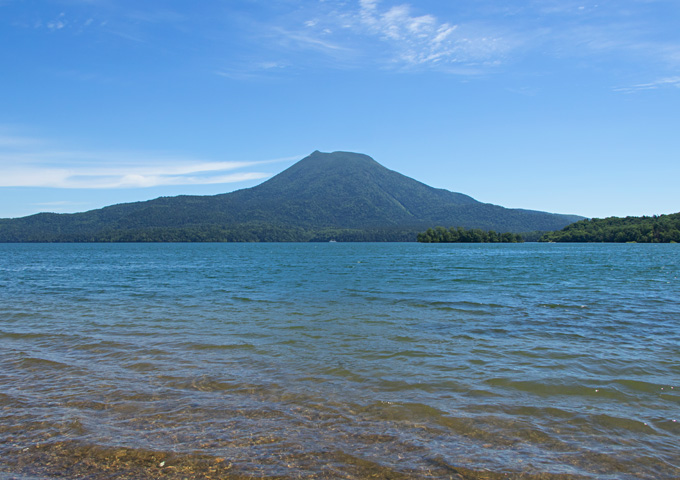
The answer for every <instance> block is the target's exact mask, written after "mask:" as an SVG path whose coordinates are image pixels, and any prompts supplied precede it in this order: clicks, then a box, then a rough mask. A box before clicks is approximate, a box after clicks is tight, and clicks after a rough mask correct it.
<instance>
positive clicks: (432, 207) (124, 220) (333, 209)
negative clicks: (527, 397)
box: [0, 151, 583, 242]
mask: <svg viewBox="0 0 680 480" xmlns="http://www.w3.org/2000/svg"><path fill="white" fill-rule="evenodd" d="M582 218H583V217H578V216H574V215H558V214H551V213H545V212H538V211H531V210H519V209H506V208H503V207H500V206H497V205H491V204H485V203H481V202H478V201H477V200H475V199H473V198H471V197H469V196H467V195H464V194H462V193H454V192H450V191H448V190H443V189H436V188H432V187H429V186H427V185H425V184H423V183H421V182H418V181H416V180H413V179H412V178H409V177H406V176H404V175H402V174H400V173H397V172H394V171H392V170H389V169H387V168H385V167H383V166H382V165H380V164H379V163H378V162H376V161H375V160H373V159H372V158H370V157H368V156H367V155H362V154H357V153H350V152H334V153H322V152H318V151H316V152H314V153H312V154H311V155H309V156H308V157H306V158H304V159H302V160H300V161H299V162H297V163H296V164H294V165H293V166H291V167H290V168H288V169H287V170H285V171H283V172H281V173H280V174H278V175H276V176H274V177H272V178H271V179H269V180H267V181H266V182H264V183H262V184H260V185H258V186H255V187H252V188H248V189H243V190H238V191H235V192H231V193H225V194H221V195H214V196H177V197H161V198H157V199H155V200H149V201H145V202H136V203H126V204H120V205H113V206H110V207H105V208H101V209H97V210H91V211H88V212H83V213H75V214H53V213H41V214H37V215H32V216H29V217H23V218H18V219H2V220H0V241H2V242H36V241H38V242H41V241H45V242H73V241H75V242H83V241H85V242H87V241H309V240H326V239H329V238H337V239H338V240H367V241H381V240H401V241H404V240H407V241H408V240H410V241H415V239H416V234H417V232H418V231H420V230H422V229H423V228H427V227H432V226H435V225H455V226H461V227H465V228H482V229H485V230H496V231H512V232H526V231H536V230H542V231H548V230H556V229H560V228H562V227H564V226H566V225H568V224H570V223H572V222H575V221H577V220H580V219H582Z"/></svg>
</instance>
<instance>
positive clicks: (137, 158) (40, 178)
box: [0, 136, 289, 189]
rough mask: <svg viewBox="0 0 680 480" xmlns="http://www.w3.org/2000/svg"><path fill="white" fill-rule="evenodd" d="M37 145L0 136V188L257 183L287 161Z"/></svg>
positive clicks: (144, 186)
mask: <svg viewBox="0 0 680 480" xmlns="http://www.w3.org/2000/svg"><path fill="white" fill-rule="evenodd" d="M38 144H39V142H37V141H34V140H31V139H26V138H21V137H11V136H2V137H0V168H2V171H3V174H2V177H1V178H0V187H49V188H82V189H115V188H148V187H158V186H171V185H211V184H222V183H224V184H226V183H236V182H244V181H249V180H259V179H263V178H267V177H269V176H271V173H266V172H261V171H256V170H254V169H253V167H256V166H258V165H262V164H266V163H273V162H278V161H284V160H289V159H277V160H269V161H259V162H215V161H212V162H211V161H202V160H196V159H190V158H177V157H164V156H159V155H148V154H143V153H111V152H68V151H56V150H44V149H36V148H30V147H36V146H37V145H38Z"/></svg>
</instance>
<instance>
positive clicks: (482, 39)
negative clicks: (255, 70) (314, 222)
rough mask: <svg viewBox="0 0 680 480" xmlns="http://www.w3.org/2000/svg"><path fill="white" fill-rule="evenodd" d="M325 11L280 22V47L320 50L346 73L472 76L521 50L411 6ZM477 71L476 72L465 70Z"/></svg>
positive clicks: (494, 32) (326, 6)
mask: <svg viewBox="0 0 680 480" xmlns="http://www.w3.org/2000/svg"><path fill="white" fill-rule="evenodd" d="M321 5H322V6H321V7H318V6H317V7H316V8H310V9H308V10H303V13H301V14H299V15H298V17H296V22H294V21H291V20H290V19H278V20H279V21H280V22H282V23H285V26H282V25H277V26H275V27H272V28H271V31H272V32H273V34H274V35H275V36H276V37H277V42H276V45H277V46H280V47H282V48H285V49H287V50H288V52H294V51H296V50H299V51H304V50H307V51H310V50H315V51H317V52H318V53H321V54H325V55H327V56H329V57H333V58H334V59H335V60H337V61H338V63H337V64H336V66H341V67H343V66H350V67H363V66H366V64H367V63H370V64H373V65H375V64H377V65H379V66H383V67H385V66H390V67H392V68H438V69H440V70H442V71H451V72H452V73H457V74H469V73H471V72H479V69H480V66H487V67H488V66H490V65H496V64H497V63H498V62H499V60H500V59H502V58H503V56H504V55H505V53H506V52H508V51H510V50H512V49H513V48H516V47H517V46H518V44H519V42H518V38H517V37H516V36H513V35H510V34H509V33H508V32H506V31H504V30H503V29H496V28H493V27H489V26H485V25H483V24H481V23H480V24H471V23H453V22H452V21H450V20H442V19H440V18H439V17H438V16H436V15H434V14H431V13H428V12H422V11H417V10H416V8H415V7H413V6H412V5H410V4H407V3H401V4H394V3H392V4H388V2H385V4H383V2H381V1H380V0H358V1H353V2H334V1H329V2H322V4H321ZM305 13H307V16H306V17H305V16H304V14H305ZM304 60H306V59H305V58H304V57H303V58H302V60H300V61H304ZM472 65H475V66H476V68H460V67H461V66H468V67H469V66H472ZM452 67H455V68H452Z"/></svg>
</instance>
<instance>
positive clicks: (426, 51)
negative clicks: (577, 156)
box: [260, 0, 680, 91]
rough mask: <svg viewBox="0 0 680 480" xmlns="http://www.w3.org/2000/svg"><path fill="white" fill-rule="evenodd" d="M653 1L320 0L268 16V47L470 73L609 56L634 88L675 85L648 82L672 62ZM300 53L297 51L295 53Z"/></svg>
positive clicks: (342, 62)
mask: <svg viewBox="0 0 680 480" xmlns="http://www.w3.org/2000/svg"><path fill="white" fill-rule="evenodd" d="M657 7H658V4H657V2H653V1H649V2H643V3H640V2H637V1H633V0H622V2H620V3H616V4H602V5H600V4H593V3H590V2H578V1H561V2H560V1H552V0H551V1H541V2H514V3H513V2H510V3H509V4H508V5H507V6H505V7H499V6H497V5H496V6H492V5H491V4H490V3H489V2H479V3H478V5H477V6H476V7H474V8H476V11H474V10H471V9H470V5H469V4H468V5H466V6H465V8H463V6H457V7H451V8H448V7H447V8H443V9H442V11H439V12H438V13H437V14H434V13H433V12H431V11H427V10H423V9H421V8H419V7H418V4H416V3H413V4H410V3H403V2H399V1H398V0H397V1H393V0H355V1H349V2H346V1H335V0H325V1H323V2H320V3H319V4H316V6H314V7H307V6H305V7H304V8H301V9H300V10H299V11H298V13H297V14H296V16H294V17H285V18H277V24H276V25H275V26H271V25H270V32H272V35H273V36H274V37H276V40H277V41H276V42H272V43H273V44H275V45H277V48H278V53H279V54H280V53H282V52H284V55H288V56H284V58H286V60H288V62H287V66H293V65H298V66H300V65H306V63H305V62H309V61H313V62H315V63H314V65H318V62H317V61H318V60H319V58H320V57H319V56H318V55H319V54H320V55H322V56H325V60H326V63H325V64H326V65H328V64H329V62H331V65H333V66H335V67H337V68H352V67H361V68H365V67H367V66H379V67H383V68H390V69H394V70H437V71H440V72H448V73H453V74H457V75H471V74H472V75H476V74H480V73H490V72H495V71H496V72H497V71H499V69H498V67H499V66H503V65H517V64H519V63H521V62H522V61H523V60H524V59H529V63H532V62H535V60H536V59H541V58H542V59H545V60H549V62H550V63H551V64H553V65H558V66H560V65H561V67H559V68H565V69H571V68H572V67H571V66H570V65H575V64H579V65H583V64H584V60H585V62H586V63H585V64H595V63H596V62H597V63H601V62H603V61H604V62H609V61H612V62H617V63H618V65H619V67H618V70H619V71H625V70H626V68H628V69H629V72H630V73H633V74H640V75H647V76H649V77H651V78H650V80H648V81H644V79H641V80H643V81H640V82H639V86H637V87H630V90H631V91H635V90H643V89H648V88H662V87H669V86H674V85H675V82H672V81H671V82H664V81H654V80H653V78H654V77H656V78H664V77H673V76H674V75H675V74H674V72H675V71H677V67H678V65H680V54H679V53H678V52H680V41H678V40H677V34H676V33H675V32H674V31H673V29H671V30H668V28H669V27H668V26H667V25H665V24H664V25H660V24H659V22H658V21H657V17H656V16H655V15H654V13H653V11H654V8H657ZM658 8H660V7H658ZM466 9H467V10H466ZM454 12H456V13H454ZM659 28H661V29H662V32H663V31H665V34H666V35H665V37H666V39H665V40H662V39H661V37H662V35H660V32H659ZM300 52H302V53H304V55H301V56H295V54H296V53H300ZM310 52H311V53H316V54H317V56H310V55H308V54H309V53H310ZM260 71H263V70H260ZM527 73H528V74H531V72H527ZM629 78H630V77H629Z"/></svg>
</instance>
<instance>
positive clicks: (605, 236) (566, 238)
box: [539, 213, 680, 243]
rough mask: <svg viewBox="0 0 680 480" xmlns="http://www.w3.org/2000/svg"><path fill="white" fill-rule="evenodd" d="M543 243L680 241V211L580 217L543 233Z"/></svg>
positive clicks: (541, 240)
mask: <svg viewBox="0 0 680 480" xmlns="http://www.w3.org/2000/svg"><path fill="white" fill-rule="evenodd" d="M539 241H540V242H575V243H679V242H680V213H672V214H669V215H654V216H651V217H647V216H643V217H625V218H620V217H608V218H593V219H590V220H580V221H578V222H575V223H572V224H570V225H567V226H566V227H564V228H563V229H562V230H556V231H554V232H548V233H546V234H544V235H543V236H542V237H541V238H540V240H539Z"/></svg>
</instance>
